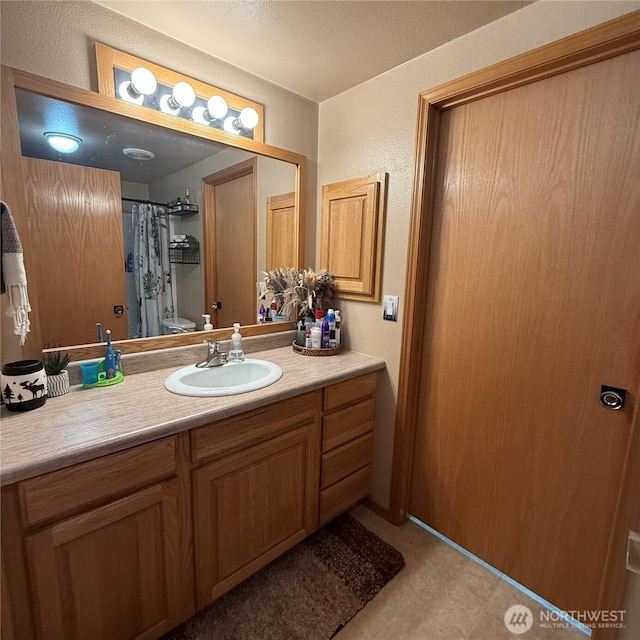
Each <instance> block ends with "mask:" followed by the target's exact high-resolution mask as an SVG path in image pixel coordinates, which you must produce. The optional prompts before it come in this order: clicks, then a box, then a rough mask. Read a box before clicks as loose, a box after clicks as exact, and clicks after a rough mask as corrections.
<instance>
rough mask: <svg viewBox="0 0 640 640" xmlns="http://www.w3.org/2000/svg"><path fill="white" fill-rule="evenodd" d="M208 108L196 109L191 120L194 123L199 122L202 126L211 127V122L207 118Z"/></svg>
mask: <svg viewBox="0 0 640 640" xmlns="http://www.w3.org/2000/svg"><path fill="white" fill-rule="evenodd" d="M206 113H207V108H206V107H194V109H193V111H192V113H191V119H192V120H193V121H194V122H198V123H200V124H204V125H207V126H208V125H209V120H208V119H207V117H206V115H205V114H206Z"/></svg>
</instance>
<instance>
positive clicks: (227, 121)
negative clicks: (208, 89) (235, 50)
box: [113, 67, 260, 138]
mask: <svg viewBox="0 0 640 640" xmlns="http://www.w3.org/2000/svg"><path fill="white" fill-rule="evenodd" d="M113 73H114V79H115V86H116V87H118V90H117V97H118V98H120V99H121V100H125V101H126V102H131V103H133V104H138V105H141V106H144V107H148V108H150V109H155V110H156V111H162V112H163V113H167V114H170V115H173V116H176V117H178V118H184V119H187V120H192V121H193V122H197V123H198V124H202V125H204V126H212V127H215V128H216V129H222V130H224V131H227V132H228V133H234V134H237V135H242V136H244V137H246V138H253V130H254V129H255V127H256V126H257V125H258V122H259V120H260V116H259V114H258V112H257V111H256V110H255V109H254V108H253V107H245V108H244V109H242V110H241V111H238V110H237V109H232V108H230V107H229V105H228V104H227V101H226V100H225V99H224V98H223V97H222V96H217V95H214V96H211V97H209V98H208V99H204V98H201V97H199V96H197V95H196V92H195V91H194V89H193V87H192V86H191V85H190V84H189V83H188V82H182V81H181V82H177V83H176V85H175V86H174V87H169V86H167V85H164V84H161V83H159V82H157V81H156V78H155V77H154V75H153V73H151V71H149V70H148V69H146V68H144V67H138V68H136V69H134V70H133V71H132V72H131V73H129V72H128V71H125V70H123V69H118V68H116V67H114V69H113Z"/></svg>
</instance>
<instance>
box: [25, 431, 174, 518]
mask: <svg viewBox="0 0 640 640" xmlns="http://www.w3.org/2000/svg"><path fill="white" fill-rule="evenodd" d="M175 472H176V437H175V436H173V437H170V438H164V439H162V440H157V441H156V442H150V443H148V444H142V445H139V446H137V447H133V448H132V449H127V450H125V451H120V452H119V453H112V454H109V455H106V456H103V457H101V458H96V459H95V460H90V461H88V462H82V463H80V464H76V465H73V466H71V467H66V468H64V469H60V470H58V471H52V472H51V473H46V474H44V475H41V476H37V477H35V478H31V479H29V480H25V481H23V482H20V483H18V491H19V495H20V504H21V508H22V519H23V522H24V524H25V526H31V525H33V524H37V523H38V522H43V521H45V520H50V519H52V518H55V517H57V516H63V515H66V514H69V513H72V512H74V511H78V510H79V509H80V508H82V507H84V506H87V505H94V504H96V503H98V502H100V501H103V500H105V499H107V498H111V497H113V496H117V495H120V494H123V493H125V492H127V491H130V490H132V489H138V488H141V487H144V486H146V485H148V484H151V483H152V482H155V481H157V480H161V479H163V478H166V477H169V476H172V475H174V474H175Z"/></svg>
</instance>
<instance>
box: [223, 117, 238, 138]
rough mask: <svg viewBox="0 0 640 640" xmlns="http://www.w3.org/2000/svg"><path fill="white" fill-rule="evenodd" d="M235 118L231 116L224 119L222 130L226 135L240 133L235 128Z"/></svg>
mask: <svg viewBox="0 0 640 640" xmlns="http://www.w3.org/2000/svg"><path fill="white" fill-rule="evenodd" d="M235 120H236V119H235V118H234V117H233V116H229V117H228V118H225V119H224V127H223V128H224V130H225V131H226V132H227V133H235V134H238V133H239V132H240V131H239V129H238V128H237V127H236V126H235V124H234V123H235Z"/></svg>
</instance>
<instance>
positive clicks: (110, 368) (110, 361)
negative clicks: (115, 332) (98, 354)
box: [104, 329, 116, 380]
mask: <svg viewBox="0 0 640 640" xmlns="http://www.w3.org/2000/svg"><path fill="white" fill-rule="evenodd" d="M115 360H116V356H115V353H113V349H112V348H111V329H107V348H106V350H105V352H104V372H105V377H106V378H107V380H110V379H111V378H115V377H116V366H115Z"/></svg>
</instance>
